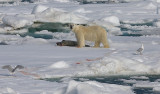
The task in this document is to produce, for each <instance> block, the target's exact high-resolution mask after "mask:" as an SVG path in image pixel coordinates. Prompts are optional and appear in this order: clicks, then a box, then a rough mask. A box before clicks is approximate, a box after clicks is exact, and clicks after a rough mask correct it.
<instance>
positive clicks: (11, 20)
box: [2, 15, 33, 29]
mask: <svg viewBox="0 0 160 94" xmlns="http://www.w3.org/2000/svg"><path fill="white" fill-rule="evenodd" d="M2 21H3V23H4V24H6V25H9V26H12V27H13V28H14V29H17V28H22V27H26V26H29V25H32V24H33V22H32V21H31V20H30V19H28V18H26V17H19V16H18V15H14V16H5V17H3V19H2Z"/></svg>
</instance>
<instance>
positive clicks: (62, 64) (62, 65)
mask: <svg viewBox="0 0 160 94" xmlns="http://www.w3.org/2000/svg"><path fill="white" fill-rule="evenodd" d="M50 68H69V65H68V64H67V63H66V62H65V61H59V62H56V63H54V64H52V65H51V66H50Z"/></svg>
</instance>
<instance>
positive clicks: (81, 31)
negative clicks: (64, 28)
mask: <svg viewBox="0 0 160 94" xmlns="http://www.w3.org/2000/svg"><path fill="white" fill-rule="evenodd" d="M72 31H73V32H74V33H75V35H76V39H77V42H78V46H79V47H84V46H85V40H88V41H94V42H95V44H94V47H100V43H102V44H103V46H104V48H109V43H108V41H107V32H106V30H105V29H104V28H102V27H100V26H82V25H73V27H72Z"/></svg>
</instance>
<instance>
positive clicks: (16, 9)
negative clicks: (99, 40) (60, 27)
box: [0, 0, 160, 94]
mask: <svg viewBox="0 0 160 94" xmlns="http://www.w3.org/2000/svg"><path fill="white" fill-rule="evenodd" d="M127 1H128V0H127ZM157 4H158V5H159V4H160V3H156V1H154V0H146V1H142V0H140V1H139V0H138V1H137V0H136V2H128V3H111V4H78V3H77V2H73V1H70V0H39V1H37V2H34V3H24V2H19V3H17V4H4V5H3V4H0V67H2V66H4V65H12V66H15V65H23V66H24V67H25V68H24V69H21V70H17V72H16V73H15V75H10V74H9V73H8V71H7V70H4V69H2V68H0V83H1V84H0V93H2V94H4V93H11V94H24V93H27V94H98V93H102V94H134V92H133V89H132V87H131V86H124V85H116V84H109V83H100V82H97V81H90V80H83V81H82V82H81V81H75V80H74V79H73V78H74V77H88V76H91V77H97V76H98V77H104V76H117V75H133V77H131V78H132V79H143V80H147V81H137V80H124V79H122V81H124V83H133V84H134V85H133V87H134V88H139V87H143V88H153V91H156V92H159V88H160V86H159V85H160V81H154V82H150V81H148V78H147V77H146V76H140V77H139V76H135V75H159V74H160V67H159V66H160V59H159V57H160V53H159V50H160V41H159V40H160V32H159V30H160V28H159V27H160V25H159V23H160V20H159V17H160V16H159V14H157ZM36 22H42V23H43V22H47V23H56V22H58V23H78V24H88V25H95V24H97V25H100V26H103V27H105V28H106V30H107V31H108V36H107V37H108V40H109V43H110V47H111V48H108V49H105V48H92V47H84V48H77V47H66V46H56V42H60V41H62V40H76V38H75V35H74V33H73V32H68V33H64V32H51V31H50V30H37V31H36V32H29V30H28V28H29V27H34V24H35V23H36ZM123 29H127V30H126V31H123ZM124 32H125V33H128V34H130V33H131V34H141V35H142V36H139V37H137V36H136V37H133V36H117V35H123V33H124ZM28 33H32V34H39V35H50V36H52V37H53V38H51V39H45V38H36V37H34V36H31V35H30V34H28ZM25 34H26V35H25ZM27 34H28V35H27ZM24 35H25V36H24ZM86 43H87V44H89V45H91V46H93V44H94V43H93V42H86ZM142 43H143V45H144V47H145V50H144V52H143V55H139V54H136V50H137V48H139V47H140V45H141V44H142ZM45 78H63V79H62V80H63V81H62V82H56V81H54V82H49V81H45V80H40V79H45ZM84 79H85V78H84Z"/></svg>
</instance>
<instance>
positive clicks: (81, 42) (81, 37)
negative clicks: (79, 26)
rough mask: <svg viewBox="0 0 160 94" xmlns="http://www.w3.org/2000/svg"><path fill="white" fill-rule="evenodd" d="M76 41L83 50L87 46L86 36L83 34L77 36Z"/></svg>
mask: <svg viewBox="0 0 160 94" xmlns="http://www.w3.org/2000/svg"><path fill="white" fill-rule="evenodd" d="M76 39H77V42H78V47H80V48H82V47H84V46H85V39H84V35H83V34H82V33H80V34H76Z"/></svg>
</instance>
